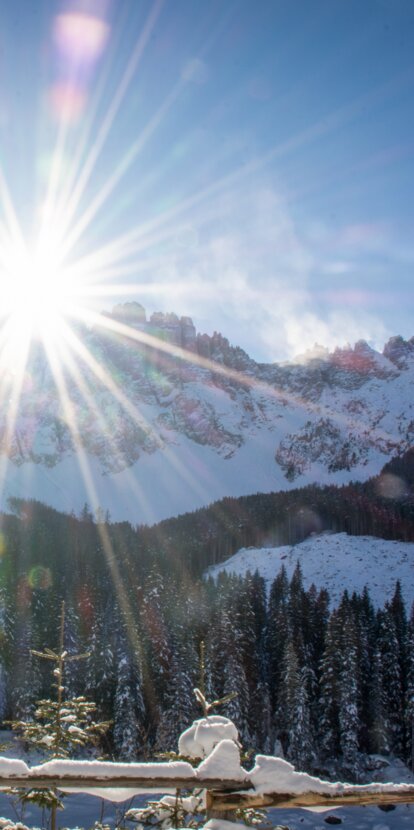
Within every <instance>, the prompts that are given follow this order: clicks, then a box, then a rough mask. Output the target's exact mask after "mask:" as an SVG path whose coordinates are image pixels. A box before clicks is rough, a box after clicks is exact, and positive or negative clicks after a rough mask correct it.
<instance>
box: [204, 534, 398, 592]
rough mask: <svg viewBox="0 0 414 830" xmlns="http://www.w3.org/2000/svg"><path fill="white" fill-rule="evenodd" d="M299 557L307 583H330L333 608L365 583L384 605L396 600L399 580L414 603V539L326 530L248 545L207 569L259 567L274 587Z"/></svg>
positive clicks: (233, 570) (320, 585)
mask: <svg viewBox="0 0 414 830" xmlns="http://www.w3.org/2000/svg"><path fill="white" fill-rule="evenodd" d="M298 562H299V564H300V567H301V569H302V574H303V583H304V587H305V588H306V589H308V588H310V586H311V584H312V583H314V585H316V587H317V588H318V589H320V588H326V589H327V590H328V593H329V596H330V599H331V607H335V606H336V605H337V604H338V603H339V601H340V599H341V597H342V594H343V592H344V591H345V590H347V591H348V592H349V593H350V594H352V592H353V591H356V592H357V593H362V591H363V589H364V586H365V585H366V586H367V587H368V589H369V592H370V596H371V599H372V601H373V603H374V604H375V605H376V606H378V607H380V606H383V605H384V603H385V601H386V600H391V599H392V597H393V594H394V590H395V582H396V580H397V579H399V580H400V583H401V588H402V593H403V596H404V600H405V602H406V604H407V607H408V609H410V607H411V605H412V603H413V602H414V544H413V543H410V542H394V541H389V540H386V539H378V538H374V537H372V536H348V534H347V533H322V534H320V535H313V536H310V537H309V538H308V539H306V540H305V541H304V542H301V543H300V544H298V545H284V546H283V547H278V548H243V549H242V550H239V551H238V552H237V553H235V554H234V556H232V557H231V558H230V559H227V561H226V562H222V563H221V564H220V565H214V566H213V567H211V568H209V570H208V574H209V575H211V576H213V577H216V576H217V575H218V574H219V573H220V572H221V571H226V572H227V573H234V574H236V575H240V576H243V575H245V574H246V573H247V571H250V572H251V573H254V572H255V571H256V569H257V570H258V571H259V573H260V575H261V576H263V578H264V579H265V580H266V583H267V585H268V586H269V587H270V584H271V583H272V581H273V580H274V579H275V577H276V576H277V574H278V573H279V571H280V569H281V567H282V565H284V567H285V568H286V573H287V575H288V577H289V579H290V578H291V577H292V575H293V572H294V570H295V568H296V565H297V563H298Z"/></svg>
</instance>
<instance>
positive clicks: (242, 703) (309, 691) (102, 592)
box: [0, 566, 414, 778]
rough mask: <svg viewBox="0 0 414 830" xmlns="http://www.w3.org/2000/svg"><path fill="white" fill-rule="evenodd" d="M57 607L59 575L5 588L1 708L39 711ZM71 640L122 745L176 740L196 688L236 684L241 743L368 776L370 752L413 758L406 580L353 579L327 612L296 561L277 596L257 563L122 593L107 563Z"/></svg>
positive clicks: (72, 624) (412, 651) (113, 740)
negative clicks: (356, 584) (43, 654)
mask: <svg viewBox="0 0 414 830" xmlns="http://www.w3.org/2000/svg"><path fill="white" fill-rule="evenodd" d="M55 606H56V600H55V595H54V592H53V590H51V586H49V587H41V586H38V587H36V588H34V589H32V593H31V598H30V602H29V601H28V595H27V594H26V596H25V598H24V604H19V598H18V597H17V602H16V603H14V602H12V601H11V598H10V597H8V596H7V595H6V594H5V592H4V589H3V591H2V596H1V643H0V646H1V648H0V656H1V664H0V666H1V668H0V710H1V711H0V715H1V717H2V718H3V719H6V718H25V719H28V718H29V719H30V716H31V713H32V712H33V707H34V702H35V700H36V699H39V698H40V697H42V696H47V695H48V694H49V693H50V677H49V675H48V673H47V672H45V671H44V667H43V666H42V665H41V664H39V661H38V660H36V658H35V657H33V656H32V655H31V651H30V649H31V648H36V649H39V648H43V647H44V645H45V644H46V643H48V644H49V645H50V646H52V647H53V646H54V645H55V641H54V639H53V637H50V636H49V635H48V636H46V635H45V631H46V630H47V629H48V628H49V622H50V616H51V615H52V616H53V615H54V614H55V613H56V611H57V609H56V607H55ZM57 620H58V616H55V617H54V627H55V629H57ZM52 633H53V632H52ZM56 634H57V631H55V639H56ZM65 640H66V645H67V648H68V650H69V652H71V651H73V652H79V651H86V652H87V653H88V655H89V656H88V657H87V658H86V659H85V660H84V661H79V662H73V663H69V664H68V674H67V676H66V685H67V688H68V691H69V692H70V694H73V695H76V694H85V695H86V696H87V697H89V698H90V699H93V700H94V701H95V702H96V703H97V705H98V716H99V717H100V718H102V719H105V720H106V719H111V720H112V721H113V726H112V730H111V732H110V734H109V737H108V740H107V746H106V750H107V751H109V752H110V754H111V755H113V757H120V758H125V759H133V758H139V757H148V755H152V754H153V753H154V752H156V751H165V750H170V749H176V745H177V738H178V735H179V734H180V732H181V731H182V730H183V729H185V728H186V727H187V726H188V725H189V724H190V723H191V721H192V720H193V718H194V717H196V716H200V715H199V713H197V710H196V706H195V699H194V695H193V688H194V686H196V685H200V683H203V684H204V687H205V691H206V694H207V696H208V697H210V698H212V697H218V696H219V697H222V696H224V695H227V694H228V693H230V692H236V693H237V696H236V697H234V698H233V699H232V700H231V701H230V703H229V704H228V705H227V709H226V711H225V714H226V715H227V716H229V717H231V718H232V719H233V720H234V721H235V723H236V724H237V726H238V728H239V732H240V735H241V739H242V741H243V744H244V746H245V747H247V748H251V749H254V750H256V751H257V750H260V751H264V752H270V753H273V752H276V754H277V753H279V752H280V751H281V750H282V751H283V753H284V755H285V756H286V757H287V758H288V759H289V760H291V761H292V762H293V763H294V764H295V765H296V766H297V767H299V768H302V769H307V770H310V771H314V772H315V771H323V772H324V774H329V770H331V771H334V770H335V771H337V770H338V769H340V770H341V772H342V774H346V775H347V776H348V777H351V776H352V777H354V778H358V776H359V774H360V773H362V769H363V758H364V755H366V754H372V753H380V754H394V755H397V756H398V757H400V758H402V759H403V760H406V761H410V759H411V755H412V749H413V748H412V744H411V739H412V726H413V721H414V617H413V615H412V616H411V618H410V619H407V614H406V610H405V607H404V602H403V599H402V595H401V589H400V585H399V583H397V584H396V588H395V593H394V597H393V600H392V602H390V603H387V604H386V605H385V607H384V608H381V609H379V610H376V609H374V607H373V605H372V603H371V600H370V597H369V592H368V590H367V589H365V590H364V592H363V594H362V595H357V594H353V595H352V596H349V595H348V594H347V593H346V592H345V593H344V594H343V597H342V600H341V602H340V604H339V606H338V607H337V608H335V609H333V610H331V611H330V610H329V597H328V594H327V592H326V591H325V590H321V591H317V590H316V589H315V587H314V586H312V587H311V588H310V589H309V590H305V589H304V587H303V583H302V575H301V571H300V568H299V566H298V567H297V568H296V570H295V572H294V574H293V577H292V579H291V580H290V581H289V580H288V578H287V575H286V572H285V570H284V569H283V568H282V570H281V571H280V573H279V574H278V576H277V577H276V579H275V580H274V582H273V584H272V585H271V589H270V592H269V594H268V596H267V595H266V591H265V585H264V581H263V579H262V578H261V577H260V576H259V575H258V574H257V573H255V574H253V575H252V574H247V576H246V577H244V578H241V577H236V576H229V575H227V574H224V573H222V574H221V575H220V576H219V577H218V579H217V581H213V580H212V579H208V580H204V581H201V580H198V581H192V582H190V581H188V582H187V583H185V582H183V583H181V584H178V583H175V584H173V583H172V582H171V581H169V580H168V579H165V577H163V576H162V575H161V574H160V573H159V572H157V571H155V570H153V571H151V572H150V573H149V574H148V575H147V576H146V577H145V579H144V581H143V582H142V584H141V585H129V586H126V585H124V586H123V593H119V592H117V590H116V589H115V588H114V586H113V584H112V585H110V586H109V585H108V584H106V585H105V584H103V583H102V584H100V576H99V574H97V575H96V584H95V593H94V595H92V594H91V595H90V596H87V595H86V594H84V596H83V600H82V603H80V604H79V603H78V604H76V603H74V602H73V601H72V602H70V601H69V602H68V603H67V614H66V632H65ZM202 641H203V642H204V644H205V670H204V676H203V677H202V678H200V660H199V654H200V644H201V642H202Z"/></svg>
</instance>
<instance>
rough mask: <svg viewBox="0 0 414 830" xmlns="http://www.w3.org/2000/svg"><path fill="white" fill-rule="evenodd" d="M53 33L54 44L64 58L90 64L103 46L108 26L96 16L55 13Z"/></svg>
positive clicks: (99, 53)
mask: <svg viewBox="0 0 414 830" xmlns="http://www.w3.org/2000/svg"><path fill="white" fill-rule="evenodd" d="M53 35H54V42H55V46H56V48H57V49H58V52H59V53H60V55H61V56H62V58H63V59H64V60H66V61H68V62H71V63H72V62H75V63H77V64H79V63H84V64H91V63H94V62H95V61H96V60H97V59H98V58H99V56H100V55H101V54H102V52H103V50H104V48H105V45H106V42H107V40H108V36H109V26H108V24H107V23H106V21H105V20H101V19H100V18H98V17H94V16H92V15H89V14H81V13H79V12H69V13H66V14H59V15H57V17H56V19H55V23H54V27H53Z"/></svg>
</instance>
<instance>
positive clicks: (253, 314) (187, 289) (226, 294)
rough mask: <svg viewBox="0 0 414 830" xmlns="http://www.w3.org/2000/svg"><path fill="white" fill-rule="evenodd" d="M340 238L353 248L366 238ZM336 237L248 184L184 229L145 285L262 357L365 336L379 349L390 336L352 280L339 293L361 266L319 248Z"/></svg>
mask: <svg viewBox="0 0 414 830" xmlns="http://www.w3.org/2000/svg"><path fill="white" fill-rule="evenodd" d="M341 234H342V236H345V238H348V239H350V240H351V241H352V244H354V242H359V240H360V239H364V238H365V237H364V234H362V233H361V234H358V233H356V232H355V233H354V232H351V231H350V232H349V233H346V232H343V233H342V232H341ZM329 236H330V232H329V230H328V229H325V228H323V227H322V226H321V227H320V230H319V232H318V233H316V234H315V233H313V234H312V233H308V228H301V227H300V226H299V224H298V222H295V221H294V219H293V217H292V214H291V211H290V210H289V207H288V203H287V200H286V199H285V198H284V197H283V194H282V193H280V192H279V191H278V190H277V188H276V187H269V186H268V185H266V184H264V183H263V182H262V183H261V185H260V186H259V187H258V186H257V182H255V183H251V185H250V186H249V187H246V184H244V186H243V189H239V190H238V191H235V190H232V191H231V192H227V193H226V194H225V195H223V196H222V197H221V198H220V199H219V200H218V201H217V203H216V204H215V205H214V211H210V212H209V214H208V218H207V219H205V218H204V219H203V218H202V217H198V216H197V215H195V216H193V217H192V219H191V221H190V219H189V221H188V225H185V226H184V228H183V229H181V230H180V233H178V234H177V237H176V239H175V241H174V245H173V248H172V250H169V252H168V256H167V257H166V258H164V259H163V260H162V262H160V265H159V267H158V268H156V269H155V271H154V272H153V282H151V281H150V282H148V283H147V284H146V285H145V294H146V297H147V304H148V302H149V303H152V304H153V305H154V307H157V308H163V309H164V310H168V309H169V310H175V311H178V312H180V313H182V314H188V315H190V316H192V317H193V318H194V319H195V321H196V323H197V326H198V328H201V329H204V330H207V331H211V321H214V323H213V325H214V327H215V328H216V329H219V330H221V331H222V332H223V334H225V335H226V336H228V337H229V339H230V340H231V342H233V343H234V344H237V345H244V347H245V348H246V349H247V351H249V352H250V353H251V354H252V356H254V357H256V358H258V359H262V360H285V359H291V358H292V357H294V356H295V354H297V353H298V352H303V351H305V350H306V349H308V348H311V347H312V346H313V345H314V343H315V342H318V343H321V344H323V345H325V346H328V347H330V348H332V347H334V346H335V345H341V344H344V343H347V342H354V341H355V340H358V339H361V338H363V339H366V340H368V341H369V342H371V343H372V344H374V345H376V346H378V347H379V346H381V345H382V343H383V342H384V340H385V339H386V338H387V337H388V336H389V335H390V334H391V332H389V331H387V329H386V327H385V326H384V325H383V324H382V322H381V320H380V319H379V317H378V316H377V315H376V314H375V312H374V311H373V310H372V309H368V308H367V303H364V301H363V300H364V298H361V297H360V296H357V293H356V292H354V293H352V291H351V292H349V291H348V293H346V291H345V289H346V288H347V286H346V283H345V281H344V284H343V290H341V278H343V277H345V276H346V275H347V274H348V272H349V271H351V270H352V269H353V268H354V267H355V264H354V262H353V261H352V260H347V259H346V258H345V259H344V258H338V259H334V258H333V256H332V247H331V245H330V244H329V245H328V244H327V245H326V246H325V245H323V244H321V243H322V239H324V240H325V241H326V240H327V238H328V237H329ZM330 275H331V276H332V278H333V279H334V281H335V285H334V288H335V290H334V291H332V290H330V292H329V290H327V288H326V279H327V278H328V279H329V276H330ZM324 280H325V282H324ZM338 281H339V282H338ZM330 289H332V286H330ZM344 292H345V293H344ZM321 297H322V298H323V302H321Z"/></svg>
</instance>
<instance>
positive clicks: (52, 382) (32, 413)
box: [0, 303, 414, 523]
mask: <svg viewBox="0 0 414 830" xmlns="http://www.w3.org/2000/svg"><path fill="white" fill-rule="evenodd" d="M107 316H108V317H109V318H111V320H112V322H113V323H114V324H115V325H120V326H121V327H124V328H122V331H124V332H125V331H128V330H127V329H125V323H128V326H129V327H130V331H132V333H134V332H135V334H136V335H138V336H141V335H142V336H144V340H145V338H147V339H146V340H145V342H137V341H136V340H134V339H133V338H131V337H126V336H123V335H121V334H116V335H115V334H113V333H112V334H109V333H108V331H106V330H105V329H104V328H95V329H86V328H81V327H79V331H78V332H77V337H78V341H79V343H80V344H82V347H86V349H87V350H88V354H89V356H87V357H85V355H86V354H87V353H86V352H85V349H83V350H82V348H80V347H79V348H78V353H77V357H76V362H75V364H73V361H72V363H71V362H67V363H66V364H64V362H62V366H61V374H62V378H63V384H64V387H65V395H64V396H62V382H61V383H60V387H61V389H60V392H59V391H58V386H59V383H58V382H57V381H56V379H55V375H54V372H53V371H52V369H51V367H50V365H49V363H48V361H47V359H46V357H45V355H44V354H43V353H42V351H41V350H40V347H39V348H37V349H35V350H33V351H32V354H31V356H30V359H29V362H28V366H27V371H26V376H25V379H24V383H23V386H22V391H21V396H20V401H19V407H18V413H17V418H16V422H15V424H14V427H13V429H12V431H11V432H10V430H9V425H8V411H7V408H3V412H2V413H1V415H0V450H1V454H2V459H3V464H4V465H5V469H4V470H3V475H4V481H5V487H4V500H5V499H6V498H7V496H9V495H15V496H18V497H22V498H30V497H35V498H37V499H40V500H42V501H44V502H47V503H49V504H51V505H52V506H54V507H56V508H57V509H61V510H66V511H71V510H72V509H73V510H75V511H76V512H78V511H79V510H80V509H81V508H82V506H83V504H84V502H85V501H87V502H89V504H91V506H92V507H93V508H94V509H96V508H97V507H98V506H100V507H101V508H103V509H104V510H106V509H109V511H110V513H111V516H112V517H113V518H114V519H116V520H123V519H129V520H130V521H133V522H149V523H151V522H156V521H158V520H160V519H162V518H165V517H168V516H172V515H177V514H179V513H182V512H185V511H188V510H193V509H196V508H198V507H200V506H202V505H205V504H208V503H210V502H212V501H215V500H217V499H219V498H222V497H224V496H240V495H247V494H248V493H252V492H259V491H261V492H269V491H274V490H278V489H290V488H291V487H292V486H303V485H305V484H307V483H312V482H315V481H317V482H319V483H331V482H332V483H346V482H348V481H350V480H366V479H367V478H368V477H369V476H371V475H373V474H375V473H377V472H379V470H380V469H381V468H382V466H383V465H384V463H385V462H386V461H387V460H388V459H389V458H390V456H391V455H394V454H396V453H401V452H404V451H405V450H407V448H408V447H410V446H411V444H412V443H413V438H414V411H413V407H414V399H413V395H412V391H411V390H412V387H413V381H414V338H413V339H412V340H410V341H408V342H406V341H404V340H402V338H393V339H392V340H391V341H389V343H388V344H387V345H386V347H385V349H384V353H383V354H379V353H377V352H375V351H374V350H372V349H371V348H370V347H369V346H368V345H367V344H366V343H364V342H362V341H361V342H359V343H357V344H356V345H355V346H354V347H353V348H351V347H347V348H345V349H337V350H336V351H335V352H333V353H332V354H329V353H325V352H323V353H322V354H318V356H317V357H314V358H311V359H310V360H309V361H308V362H306V363H300V362H298V363H297V364H288V365H278V364H272V365H264V364H257V363H255V362H254V361H253V360H251V358H249V357H248V355H246V354H245V352H243V351H242V350H241V349H238V348H234V347H232V346H230V345H229V343H228V341H227V340H226V339H225V338H224V337H222V336H221V335H220V334H217V333H215V334H214V335H212V336H211V337H210V336H208V335H197V333H196V331H195V328H194V326H193V324H192V321H191V320H190V318H181V319H179V318H178V317H177V316H176V315H173V314H166V315H164V314H161V313H157V314H153V315H152V317H151V318H150V320H149V321H147V319H146V315H145V311H144V309H143V308H142V306H140V305H139V304H137V303H127V304H125V305H123V306H118V307H116V308H115V309H114V311H113V313H112V315H107ZM148 338H149V340H148ZM157 343H158V344H159V348H158V347H157ZM168 344H169V347H171V349H172V354H169V353H168V351H166V348H167V346H168ZM174 350H175V351H174ZM12 387H13V374H12V372H11V373H10V377H9V378H6V379H5V380H4V389H3V395H4V396H5V397H7V394H8V390H9V392H10V394H11V390H12Z"/></svg>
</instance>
